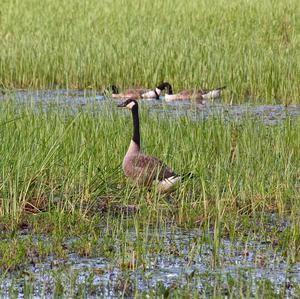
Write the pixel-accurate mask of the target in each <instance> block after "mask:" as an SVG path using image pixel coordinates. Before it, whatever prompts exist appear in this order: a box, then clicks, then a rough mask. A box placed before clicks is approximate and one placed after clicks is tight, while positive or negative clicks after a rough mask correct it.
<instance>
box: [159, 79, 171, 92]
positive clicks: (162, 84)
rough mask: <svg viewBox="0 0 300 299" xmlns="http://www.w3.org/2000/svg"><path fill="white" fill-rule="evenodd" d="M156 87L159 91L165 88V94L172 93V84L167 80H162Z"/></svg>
mask: <svg viewBox="0 0 300 299" xmlns="http://www.w3.org/2000/svg"><path fill="white" fill-rule="evenodd" d="M156 89H158V90H159V91H160V93H161V92H162V91H163V90H164V89H165V90H166V94H173V90H172V86H171V84H170V83H169V82H162V83H161V84H159V85H158V86H157V87H156Z"/></svg>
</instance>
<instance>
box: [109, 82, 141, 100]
mask: <svg viewBox="0 0 300 299" xmlns="http://www.w3.org/2000/svg"><path fill="white" fill-rule="evenodd" d="M108 90H110V91H111V92H112V93H111V97H112V98H114V99H129V98H130V99H140V98H141V97H142V94H143V93H145V92H147V89H145V88H131V89H127V90H125V91H123V92H121V93H119V89H118V88H117V86H116V85H112V86H111V87H110V88H109V89H108Z"/></svg>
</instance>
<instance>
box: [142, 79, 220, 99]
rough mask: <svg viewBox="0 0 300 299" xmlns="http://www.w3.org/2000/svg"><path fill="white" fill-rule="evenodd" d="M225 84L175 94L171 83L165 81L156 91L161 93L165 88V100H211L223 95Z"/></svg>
mask: <svg viewBox="0 0 300 299" xmlns="http://www.w3.org/2000/svg"><path fill="white" fill-rule="evenodd" d="M224 88H225V86H222V87H218V88H215V89H212V90H205V89H200V90H182V91H180V92H179V93H176V94H173V89H172V86H171V84H170V83H168V82H163V83H161V84H160V85H158V86H157V87H156V88H155V92H156V93H158V94H159V95H160V94H161V92H162V91H163V90H164V89H165V90H166V93H165V100H166V101H173V100H189V99H194V100H209V99H216V98H218V97H220V95H221V90H222V89H224ZM151 92H152V93H153V92H154V91H149V92H147V93H145V94H142V97H145V96H149V95H150V94H151Z"/></svg>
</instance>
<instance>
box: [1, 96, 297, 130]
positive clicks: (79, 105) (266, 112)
mask: <svg viewBox="0 0 300 299" xmlns="http://www.w3.org/2000/svg"><path fill="white" fill-rule="evenodd" d="M0 99H2V100H8V99H16V100H17V101H19V102H20V103H29V102H30V103H33V104H37V105H42V107H44V108H45V109H46V108H47V107H49V106H51V107H52V108H53V107H55V106H57V107H58V108H59V109H67V110H69V111H74V113H76V112H77V111H84V110H85V107H86V106H89V107H91V106H92V107H93V111H99V110H101V107H102V105H103V104H104V103H106V102H107V101H108V100H107V99H106V98H105V97H103V95H101V94H99V93H97V92H95V91H77V90H42V91H27V90H20V91H15V92H11V93H7V94H5V95H1V96H0ZM119 101H120V100H112V103H118V102H119ZM140 102H142V103H143V105H146V106H147V107H149V108H151V110H150V113H159V114H162V115H164V116H173V117H179V116H188V117H190V118H192V119H193V120H203V119H206V118H207V117H208V116H211V115H213V116H222V117H224V118H225V119H226V120H232V119H241V118H243V117H244V116H246V115H250V116H252V117H255V118H258V119H261V120H262V121H263V122H265V123H266V124H270V125H272V124H276V123H278V122H280V121H282V120H284V119H286V118H287V117H291V118H293V117H299V116H300V105H289V106H287V107H286V106H284V105H257V104H255V105H254V104H251V103H250V102H246V103H244V104H241V105H228V104H223V103H222V100H221V99H217V100H215V101H214V102H211V101H207V102H206V103H205V104H201V103H197V102H193V101H172V102H166V101H165V100H164V97H161V99H160V100H140ZM89 111H90V110H89Z"/></svg>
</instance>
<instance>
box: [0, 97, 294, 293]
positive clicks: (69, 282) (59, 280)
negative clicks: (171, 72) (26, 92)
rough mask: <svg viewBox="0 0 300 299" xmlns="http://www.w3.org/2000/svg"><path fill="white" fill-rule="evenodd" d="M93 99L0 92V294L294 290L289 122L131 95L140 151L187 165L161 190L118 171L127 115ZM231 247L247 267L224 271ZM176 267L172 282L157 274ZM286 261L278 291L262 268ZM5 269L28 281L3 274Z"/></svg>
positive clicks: (128, 128) (179, 167) (128, 130)
mask: <svg viewBox="0 0 300 299" xmlns="http://www.w3.org/2000/svg"><path fill="white" fill-rule="evenodd" d="M98 105H101V109H96V108H95V106H94V104H89V105H87V106H85V107H84V108H78V110H76V111H75V112H74V110H72V109H69V108H68V109H63V107H61V106H60V105H59V104H57V105H55V104H53V103H52V104H49V105H48V106H46V107H45V106H43V105H41V106H39V105H37V104H36V103H20V102H15V101H14V100H11V101H10V100H9V101H2V102H1V109H0V111H1V112H0V128H1V130H0V134H1V144H0V156H1V159H0V165H1V169H2V176H1V181H0V217H1V222H0V226H1V234H0V274H1V277H0V294H6V295H7V294H9V295H10V296H12V295H13V294H17V293H18V292H20V289H19V291H18V289H16V286H19V288H21V289H22V290H21V292H22V293H24V294H25V295H26V294H35V293H38V294H42V293H45V294H54V295H57V296H59V295H60V296H61V295H62V294H64V295H65V296H73V295H80V294H85V295H87V294H90V295H99V296H104V295H106V296H108V295H109V294H110V295H112V296H113V295H115V296H125V297H126V296H128V297H131V296H146V294H148V295H150V296H152V297H156V296H165V297H168V296H171V295H173V296H177V297H181V296H187V295H190V296H193V295H194V296H198V295H202V296H204V297H205V296H210V297H220V296H223V295H228V296H233V297H235V296H244V297H250V296H255V295H256V296H257V295H258V294H266V295H270V296H271V295H272V296H273V295H274V296H275V295H278V296H280V295H281V296H283V295H284V294H286V292H292V294H299V288H297V281H296V282H293V279H292V278H290V274H289V269H293V268H292V267H293V265H295V263H296V265H298V264H297V263H299V261H300V231H299V227H300V226H299V225H300V224H299V212H300V206H299V175H300V173H299V165H300V148H299V144H300V136H299V131H300V121H299V118H290V117H288V116H287V117H286V118H285V119H283V120H282V121H280V122H278V123H277V124H272V125H271V124H270V125H266V124H265V123H263V122H262V120H261V119H259V118H256V117H255V116H253V115H244V116H243V117H241V118H238V119H228V118H227V117H226V115H225V114H224V113H220V114H219V115H217V116H216V115H211V116H208V117H207V119H205V120H204V121H195V120H193V119H191V118H189V117H188V116H187V115H184V114H183V115H182V116H177V117H170V116H169V117H168V116H167V114H164V113H163V111H162V112H161V113H158V112H156V113H150V111H149V108H148V106H147V105H145V104H143V103H141V120H142V122H141V135H142V149H143V151H144V152H146V153H147V154H151V155H154V156H157V157H160V158H161V159H163V160H164V161H166V163H168V165H170V166H171V167H172V168H174V169H176V170H177V171H178V172H183V173H184V172H192V173H193V174H194V177H193V178H192V179H190V180H187V181H185V182H184V183H183V184H182V185H181V186H180V187H179V188H178V189H177V190H176V192H174V193H172V194H171V195H167V196H161V195H160V194H159V193H157V191H156V190H151V192H149V191H148V190H143V189H136V188H134V187H133V186H132V185H131V184H130V183H129V182H127V181H126V180H125V178H124V176H123V173H122V170H121V165H120V164H121V161H122V158H123V156H124V153H125V152H126V149H127V146H128V140H129V139H130V137H131V134H132V124H131V116H130V115H129V114H128V113H124V112H123V111H119V110H117V108H116V107H115V103H114V102H113V104H112V102H111V101H105V102H103V103H101V104H98ZM170 136H172V138H170ZM165 140H170V141H169V142H167V143H166V142H165ZM253 242H258V244H259V247H258V248H256V249H253V246H254V243H253ZM74 255H75V256H77V257H78V258H79V259H83V261H84V262H83V265H85V264H86V266H85V267H84V268H82V266H81V268H80V266H79V265H77V266H72V261H74ZM237 257H238V258H239V259H240V261H239V263H240V264H241V265H244V266H241V267H240V268H236V270H234V271H233V272H232V270H228V272H227V270H224V271H225V273H227V274H226V275H225V274H224V273H223V270H222V269H227V268H226V267H230V266H232V265H233V262H232V260H235V259H236V258H237ZM90 261H92V263H93V265H92V266H91V265H90V264H89V263H90ZM41 263H42V264H43V265H44V266H43V267H42V268H40V267H41V266H39V265H40V264H41ZM182 263H183V265H184V267H186V268H187V269H188V271H187V272H182V273H181V272H180V273H181V274H180V275H179V277H180V278H179V280H175V281H173V282H172V283H170V284H165V283H164V282H163V279H161V278H159V276H157V275H158V273H157V269H160V268H161V267H162V269H164V268H165V267H166V265H169V267H170V268H168V269H170V271H175V270H172V269H173V268H172V267H174V265H175V264H176V265H177V267H179V266H178V265H180V267H183V266H182ZM249 263H253V265H255V266H254V268H252V267H250V268H249ZM282 263H284V264H282ZM87 265H89V266H87ZM193 265H194V266H193ZM282 265H284V266H282ZM76 267H78V269H77V268H76ZM283 267H284V269H285V270H284V271H286V274H282V275H283V276H284V277H283V278H282V281H283V282H280V283H279V285H276V287H275V286H274V283H275V284H276V279H275V282H274V280H272V279H271V280H270V277H269V275H268V274H266V273H271V272H272V271H274V269H281V271H283V270H282V268H283ZM30 269H38V270H30ZM70 269H71V270H70ZM76 269H77V270H76ZM174 269H176V267H175V268H174ZM179 269H181V268H179ZM257 269H259V270H257ZM271 269H273V270H271ZM11 271H14V273H20V274H18V275H21V276H24V275H25V277H26V278H25V280H21V281H20V280H18V279H17V277H18V275H17V276H16V277H15V278H14V277H13V278H12V280H10V282H7V280H6V283H5V284H1V280H2V279H4V278H5V277H7V276H8V275H9V273H11ZM166 271H167V270H166ZM180 271H181V270H180ZM256 271H261V272H259V273H258V274H256ZM269 271H271V272H269ZM284 271H283V273H285V272H284ZM291 271H293V270H291ZM22 273H23V274H22ZM49 273H50V274H49ZM222 273H223V274H222ZM292 273H293V272H292ZM136 275H137V276H136ZM160 275H163V274H161V273H160ZM99 277H100V278H99ZM249 277H251V278H249ZM261 277H263V279H261ZM6 279H7V278H6ZM14 279H15V280H14ZM99 279H100V280H99ZM4 281H5V280H4ZM38 281H40V282H39V283H37V282H38ZM100 282H101V283H100ZM104 282H105V283H104ZM37 284H38V285H37ZM289 294H290V293H289Z"/></svg>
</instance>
